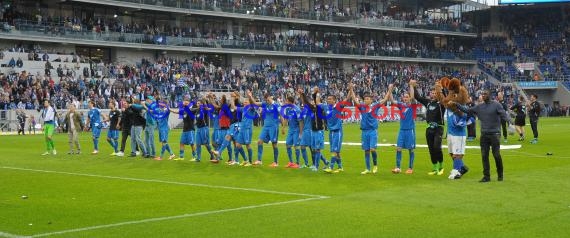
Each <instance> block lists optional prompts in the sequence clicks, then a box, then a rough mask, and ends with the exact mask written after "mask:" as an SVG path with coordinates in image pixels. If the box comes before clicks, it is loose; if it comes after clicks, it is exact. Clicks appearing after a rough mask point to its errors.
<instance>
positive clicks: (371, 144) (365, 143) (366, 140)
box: [361, 129, 378, 150]
mask: <svg viewBox="0 0 570 238" xmlns="http://www.w3.org/2000/svg"><path fill="white" fill-rule="evenodd" d="M361 140H362V149H363V150H370V149H376V146H378V145H377V144H378V131H376V129H373V130H362V138H361Z"/></svg>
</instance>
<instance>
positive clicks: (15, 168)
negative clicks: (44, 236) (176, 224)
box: [0, 166, 329, 198]
mask: <svg viewBox="0 0 570 238" xmlns="http://www.w3.org/2000/svg"><path fill="white" fill-rule="evenodd" d="M0 168H2V169H11V170H21V171H31V172H40V173H53V174H66V175H75V176H85V177H94V178H107V179H119V180H127V181H138V182H150V183H165V184H175V185H184V186H194V187H204V188H220V189H229V190H240V191H248V192H259V193H272V194H280V195H294V196H303V197H312V198H329V197H327V196H322V195H315V194H306V193H292V192H280V191H272V190H265V189H257V188H240V187H229V186H219V185H208V184H199V183H184V182H175V181H165V180H157V179H141V178H129V177H118V176H107V175H98V174H83V173H73V172H62V171H53V170H41V169H27V168H17V167H6V166H2V167H0Z"/></svg>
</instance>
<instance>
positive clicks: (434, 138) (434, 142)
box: [426, 126, 443, 164]
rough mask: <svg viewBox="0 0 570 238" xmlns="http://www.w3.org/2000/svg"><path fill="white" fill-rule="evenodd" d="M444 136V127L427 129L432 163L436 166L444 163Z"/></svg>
mask: <svg viewBox="0 0 570 238" xmlns="http://www.w3.org/2000/svg"><path fill="white" fill-rule="evenodd" d="M442 136H443V127H441V126H438V127H435V128H431V127H429V128H427V129H426V140H427V144H428V148H429V155H430V158H431V163H432V164H436V163H438V162H443V152H442V151H441V137H442Z"/></svg>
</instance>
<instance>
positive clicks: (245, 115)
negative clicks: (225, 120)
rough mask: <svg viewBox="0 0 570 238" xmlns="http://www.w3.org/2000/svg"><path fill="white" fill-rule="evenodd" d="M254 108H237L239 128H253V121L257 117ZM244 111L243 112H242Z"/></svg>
mask: <svg viewBox="0 0 570 238" xmlns="http://www.w3.org/2000/svg"><path fill="white" fill-rule="evenodd" d="M255 108H256V107H254V106H247V107H240V108H238V110H239V111H241V115H242V118H241V125H240V127H241V128H245V129H250V128H253V120H254V119H255V118H256V117H257V112H255ZM244 110H245V112H244Z"/></svg>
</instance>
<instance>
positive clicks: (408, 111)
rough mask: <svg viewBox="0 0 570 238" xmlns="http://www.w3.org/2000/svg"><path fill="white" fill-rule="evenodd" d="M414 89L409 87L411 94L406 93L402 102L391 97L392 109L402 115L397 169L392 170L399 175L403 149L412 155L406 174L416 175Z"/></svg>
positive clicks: (397, 148)
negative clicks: (395, 109)
mask: <svg viewBox="0 0 570 238" xmlns="http://www.w3.org/2000/svg"><path fill="white" fill-rule="evenodd" d="M412 90H413V89H412V87H411V86H410V87H409V92H404V94H403V95H402V101H401V102H399V101H396V100H394V97H393V96H392V95H390V99H389V100H390V101H391V106H392V109H394V107H396V108H398V111H399V113H400V130H399V132H398V142H397V143H396V167H395V168H394V169H392V173H394V174H399V173H400V172H401V169H400V166H401V164H402V149H407V150H408V152H409V155H410V161H409V164H408V169H407V170H406V174H412V173H414V158H415V153H414V149H415V148H416V123H415V121H414V119H415V117H416V105H414V104H412V103H411V102H412V97H411V95H412V94H413V92H412Z"/></svg>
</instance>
